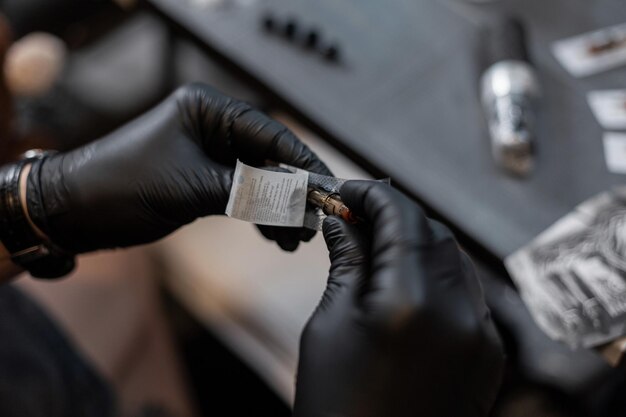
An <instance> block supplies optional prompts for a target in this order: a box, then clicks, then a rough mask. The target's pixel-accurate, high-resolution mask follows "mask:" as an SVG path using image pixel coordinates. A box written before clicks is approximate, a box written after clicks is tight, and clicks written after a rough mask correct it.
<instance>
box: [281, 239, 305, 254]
mask: <svg viewBox="0 0 626 417" xmlns="http://www.w3.org/2000/svg"><path fill="white" fill-rule="evenodd" d="M276 243H278V246H280V248H281V249H282V250H284V251H286V252H294V251H295V250H296V249H298V245H299V244H300V242H299V241H298V240H291V239H288V240H282V239H279V240H278V241H276Z"/></svg>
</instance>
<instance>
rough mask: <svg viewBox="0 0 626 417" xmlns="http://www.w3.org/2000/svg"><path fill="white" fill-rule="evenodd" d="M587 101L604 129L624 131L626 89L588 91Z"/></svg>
mask: <svg viewBox="0 0 626 417" xmlns="http://www.w3.org/2000/svg"><path fill="white" fill-rule="evenodd" d="M587 101H588V102H589V106H590V107H591V111H592V112H593V114H594V116H595V117H596V119H597V120H598V123H600V125H601V126H602V127H603V128H604V129H607V130H626V89H623V90H598V91H590V92H589V93H588V94H587Z"/></svg>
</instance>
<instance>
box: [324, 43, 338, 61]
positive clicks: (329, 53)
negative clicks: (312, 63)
mask: <svg viewBox="0 0 626 417" xmlns="http://www.w3.org/2000/svg"><path fill="white" fill-rule="evenodd" d="M322 54H323V55H324V58H326V59H327V60H329V61H338V60H339V46H338V45H337V44H330V45H328V46H326V47H325V48H324V49H323V51H322Z"/></svg>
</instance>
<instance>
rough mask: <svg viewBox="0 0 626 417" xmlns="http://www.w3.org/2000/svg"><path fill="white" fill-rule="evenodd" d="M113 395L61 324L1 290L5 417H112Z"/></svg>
mask: <svg viewBox="0 0 626 417" xmlns="http://www.w3.org/2000/svg"><path fill="white" fill-rule="evenodd" d="M114 415H115V406H114V400H113V395H112V392H111V390H110V388H109V387H108V385H107V384H106V382H104V381H103V380H101V379H100V378H99V377H98V375H97V374H96V373H95V372H94V370H93V369H91V367H90V366H89V365H88V364H87V363H86V362H85V360H84V359H83V358H81V356H80V355H79V354H78V353H77V352H76V351H75V350H74V349H73V347H72V345H71V344H70V342H69V341H68V340H67V339H66V337H65V336H64V335H63V334H62V333H61V331H60V330H59V329H58V328H57V327H56V325H55V324H54V323H53V322H52V321H51V320H50V319H49V318H48V317H47V316H46V314H45V313H44V312H43V311H42V310H41V309H40V308H38V307H37V306H36V305H35V304H34V303H33V302H32V301H31V300H30V299H28V298H27V297H26V296H25V295H24V294H22V293H21V292H20V291H19V290H17V289H16V288H14V287H12V286H11V285H4V286H0V416H2V417H112V416H114Z"/></svg>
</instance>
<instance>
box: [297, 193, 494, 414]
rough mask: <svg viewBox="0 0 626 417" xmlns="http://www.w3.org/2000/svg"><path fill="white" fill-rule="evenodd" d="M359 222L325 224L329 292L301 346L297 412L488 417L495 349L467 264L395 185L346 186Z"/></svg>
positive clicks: (476, 284)
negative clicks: (362, 220) (353, 224)
mask: <svg viewBox="0 0 626 417" xmlns="http://www.w3.org/2000/svg"><path fill="white" fill-rule="evenodd" d="M341 198H342V199H343V201H344V202H345V203H346V205H347V206H348V207H350V208H351V209H352V210H353V211H354V212H355V213H356V214H357V215H359V216H361V217H362V218H364V219H366V222H367V223H366V224H364V225H360V226H352V225H348V224H346V223H345V222H343V221H342V220H341V219H339V218H337V217H328V218H327V219H326V221H325V223H324V237H325V239H326V243H327V245H328V249H329V251H330V260H331V267H330V274H329V278H328V285H327V288H326V291H325V293H324V295H323V298H322V300H321V302H320V303H319V306H318V307H317V310H316V311H315V313H314V314H313V316H312V317H311V319H310V321H309V322H308V324H307V326H306V328H305V330H304V332H303V335H302V339H301V344H300V363H299V367H298V375H297V385H296V400H295V408H294V416H296V417H313V416H315V417H320V416H324V417H326V416H328V417H330V416H341V417H370V416H372V417H373V416H381V417H383V416H384V417H387V416H393V417H403V416H419V417H431V416H432V417H444V416H446V417H447V416H454V417H460V416H463V417H474V416H485V415H487V413H488V411H489V409H490V407H491V405H492V403H493V401H494V398H495V396H496V393H497V391H498V387H499V383H500V377H501V373H502V368H503V353H502V348H501V345H500V342H499V338H498V335H497V333H496V330H495V328H494V326H493V323H492V322H491V319H490V316H489V311H488V309H487V307H486V306H485V303H484V301H483V297H482V292H481V288H480V285H479V282H478V281H477V279H476V276H475V274H474V270H473V267H472V264H471V261H470V260H469V259H468V257H467V256H466V255H465V254H464V253H462V252H461V251H460V250H459V247H458V246H457V243H456V241H455V239H454V237H453V236H452V234H451V232H450V231H449V230H448V229H447V228H445V227H444V226H443V225H441V224H439V223H436V222H433V221H431V220H428V219H427V218H426V217H424V214H423V213H422V212H421V211H420V209H419V208H418V207H417V206H416V205H415V204H414V203H412V202H411V201H410V200H409V199H407V198H406V197H405V196H403V195H402V194H401V193H399V192H398V191H395V190H393V189H392V188H391V187H389V186H387V185H385V184H380V183H372V182H364V181H350V182H347V183H346V184H345V185H344V186H343V187H342V189H341Z"/></svg>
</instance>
